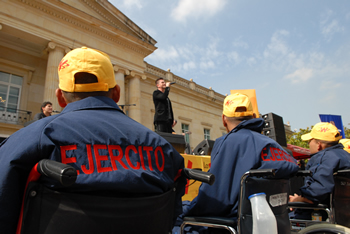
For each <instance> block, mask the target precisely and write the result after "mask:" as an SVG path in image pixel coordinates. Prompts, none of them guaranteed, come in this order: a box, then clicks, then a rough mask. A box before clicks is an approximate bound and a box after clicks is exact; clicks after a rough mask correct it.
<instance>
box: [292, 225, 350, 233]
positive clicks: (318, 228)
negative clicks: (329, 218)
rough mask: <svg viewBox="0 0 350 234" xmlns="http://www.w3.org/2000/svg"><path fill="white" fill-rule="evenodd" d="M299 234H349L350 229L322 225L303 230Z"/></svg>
mask: <svg viewBox="0 0 350 234" xmlns="http://www.w3.org/2000/svg"><path fill="white" fill-rule="evenodd" d="M298 233H299V234H334V233H337V234H350V229H349V228H347V227H344V226H341V225H337V224H330V223H324V224H323V223H322V224H315V225H311V226H309V227H307V228H304V229H303V230H301V231H300V232H298Z"/></svg>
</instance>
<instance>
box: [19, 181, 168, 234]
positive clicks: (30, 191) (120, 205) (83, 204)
mask: <svg viewBox="0 0 350 234" xmlns="http://www.w3.org/2000/svg"><path fill="white" fill-rule="evenodd" d="M174 206H175V189H171V190H169V191H168V192H166V193H164V194H160V195H154V196H147V197H131V196H130V197H125V196H123V197H117V196H111V195H110V194H108V196H104V195H100V194H98V195H94V194H86V193H71V192H60V191H54V190H51V189H49V188H46V187H45V186H43V185H42V184H40V183H38V182H32V183H30V184H29V185H28V188H27V191H26V195H25V203H24V211H23V212H24V215H23V222H22V229H21V232H20V233H37V234H43V233H47V234H56V233H57V234H60V233H86V234H90V233H91V234H95V233H127V234H132V233H135V234H136V233H137V234H138V233H159V234H163V233H169V232H171V229H172V226H173V213H174Z"/></svg>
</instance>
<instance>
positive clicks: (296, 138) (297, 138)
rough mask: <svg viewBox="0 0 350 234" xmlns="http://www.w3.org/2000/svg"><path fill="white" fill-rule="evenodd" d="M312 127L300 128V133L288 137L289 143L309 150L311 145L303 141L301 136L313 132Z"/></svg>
mask: <svg viewBox="0 0 350 234" xmlns="http://www.w3.org/2000/svg"><path fill="white" fill-rule="evenodd" d="M312 127H313V126H311V127H310V128H309V127H307V128H306V129H303V128H300V129H299V131H295V132H293V134H292V135H290V136H287V143H288V144H291V145H296V146H300V147H303V148H306V149H308V148H309V144H308V142H307V141H302V140H301V135H304V134H306V133H309V132H311V129H312Z"/></svg>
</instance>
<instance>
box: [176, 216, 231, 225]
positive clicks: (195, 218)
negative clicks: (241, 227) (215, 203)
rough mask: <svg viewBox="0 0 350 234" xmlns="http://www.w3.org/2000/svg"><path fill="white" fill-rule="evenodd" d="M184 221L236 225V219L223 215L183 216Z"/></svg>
mask: <svg viewBox="0 0 350 234" xmlns="http://www.w3.org/2000/svg"><path fill="white" fill-rule="evenodd" d="M183 220H184V221H190V222H199V223H213V224H220V225H226V226H230V227H236V226H237V221H236V220H234V219H233V218H225V217H201V216H186V217H184V218H183Z"/></svg>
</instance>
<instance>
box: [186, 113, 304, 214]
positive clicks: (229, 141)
mask: <svg viewBox="0 0 350 234" xmlns="http://www.w3.org/2000/svg"><path fill="white" fill-rule="evenodd" d="M264 124H265V123H264V120H263V119H251V120H247V121H243V122H241V123H240V124H239V125H238V126H237V127H235V128H234V129H232V131H231V132H229V133H228V134H227V135H224V136H222V137H220V138H218V139H217V140H216V141H215V144H214V147H213V150H212V153H211V168H210V170H209V171H210V172H211V173H213V174H214V175H215V183H214V184H213V185H211V186H210V185H208V184H202V185H201V186H200V188H199V193H198V196H197V197H196V198H194V199H193V201H192V202H191V203H190V205H189V207H186V206H184V215H203V216H221V217H236V216H237V208H238V198H239V191H240V179H241V177H242V175H243V174H244V173H245V172H247V171H249V170H250V169H268V168H269V169H276V176H277V177H278V178H283V177H289V176H290V175H291V174H294V173H295V172H297V170H298V165H297V162H296V160H295V159H294V158H293V157H291V156H290V155H289V154H288V153H287V152H286V151H284V150H283V148H282V147H281V146H280V145H279V144H278V143H277V142H276V141H274V140H272V139H270V138H268V137H266V136H264V135H262V134H261V130H262V129H263V126H264Z"/></svg>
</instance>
